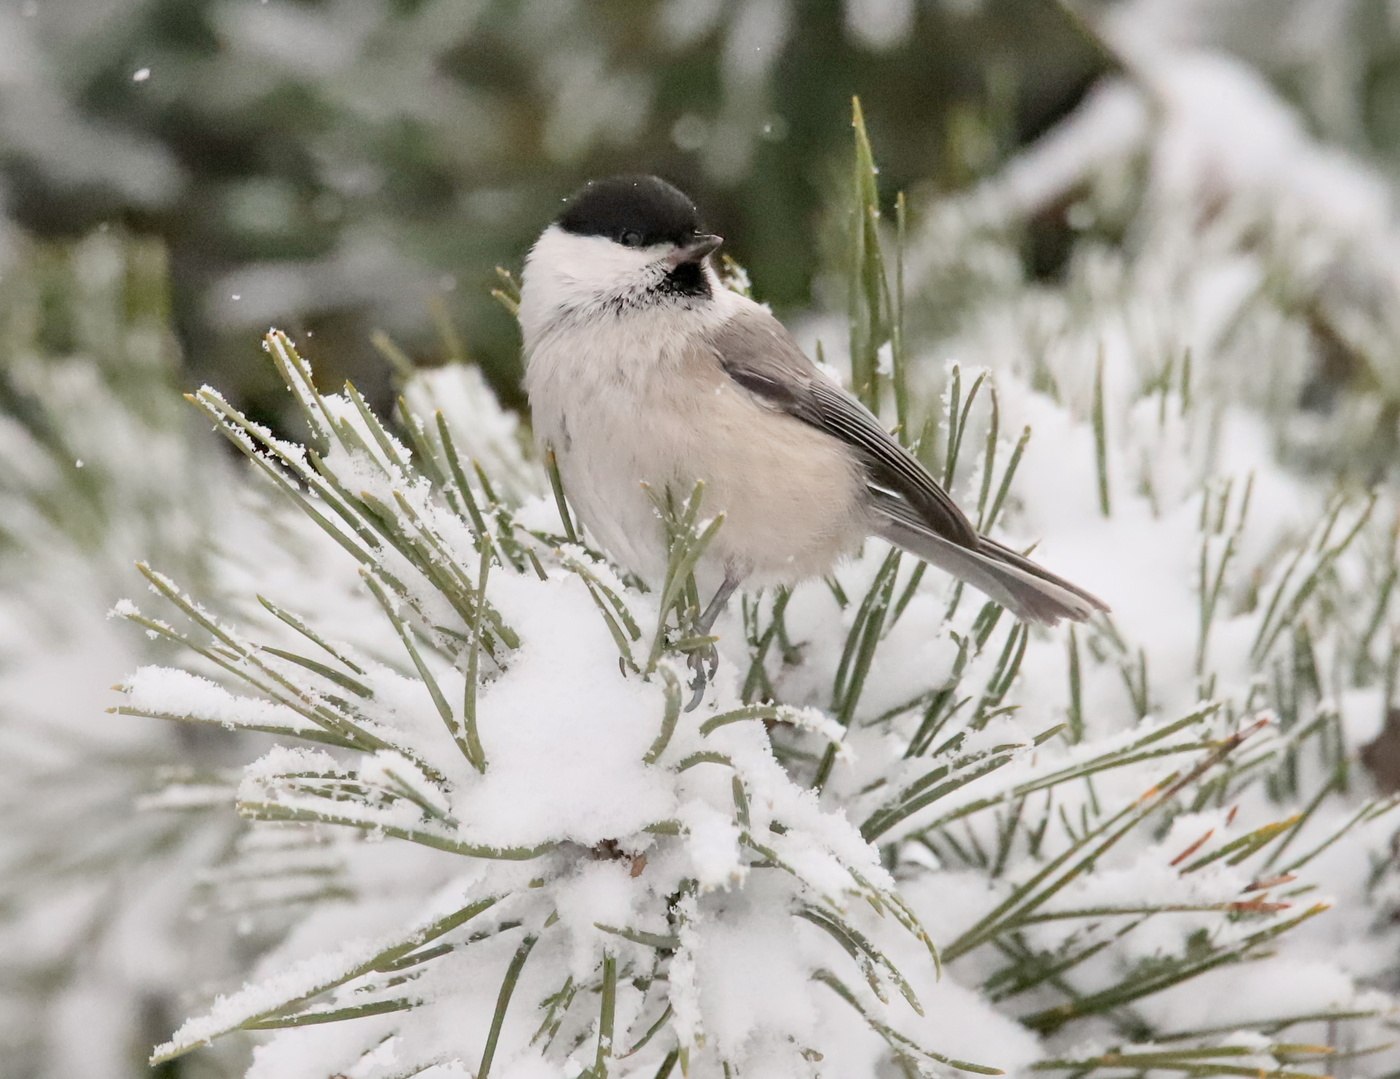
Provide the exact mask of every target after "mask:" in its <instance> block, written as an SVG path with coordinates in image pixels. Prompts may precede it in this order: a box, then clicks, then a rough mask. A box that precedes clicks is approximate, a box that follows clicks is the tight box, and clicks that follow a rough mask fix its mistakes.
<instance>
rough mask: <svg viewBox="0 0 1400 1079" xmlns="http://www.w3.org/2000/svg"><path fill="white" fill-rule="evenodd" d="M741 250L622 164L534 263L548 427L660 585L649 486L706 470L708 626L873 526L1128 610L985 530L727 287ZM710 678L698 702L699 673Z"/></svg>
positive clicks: (1062, 611) (526, 298) (1004, 587)
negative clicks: (725, 279)
mask: <svg viewBox="0 0 1400 1079" xmlns="http://www.w3.org/2000/svg"><path fill="white" fill-rule="evenodd" d="M721 243H722V240H721V239H720V237H718V236H715V235H712V234H710V233H708V232H706V231H705V229H704V228H703V227H702V226H701V224H700V217H699V214H698V212H697V210H696V208H695V204H694V203H693V202H691V200H690V199H689V198H687V197H686V195H684V194H683V193H682V192H681V191H679V190H677V189H676V188H675V187H673V186H671V185H670V184H669V183H667V182H666V181H664V180H661V179H659V178H657V177H655V176H617V177H613V178H611V179H606V180H597V181H594V182H592V183H589V184H588V185H587V186H585V187H584V188H583V189H582V190H580V191H578V192H577V193H576V194H575V195H574V196H573V197H572V198H571V199H570V200H569V201H568V202H567V204H566V205H565V207H564V210H563V212H562V213H561V214H560V215H559V217H558V218H557V219H556V220H555V221H554V222H553V223H552V224H550V225H549V227H548V228H546V229H545V230H544V233H543V234H542V235H541V236H540V238H539V240H538V241H537V242H536V243H535V245H534V247H533V248H532V249H531V250H530V254H529V256H528V257H527V258H526V261H525V270H524V275H523V278H522V282H521V301H520V324H521V328H522V333H523V336H524V345H525V364H526V367H525V388H526V392H527V393H528V395H529V398H530V409H531V412H532V414H533V419H534V428H535V434H536V437H537V439H538V440H539V441H540V442H541V443H542V444H543V445H545V446H547V447H548V448H549V449H550V450H552V451H553V453H554V454H555V457H556V460H557V462H558V466H559V472H560V476H561V478H562V480H563V483H564V489H565V491H566V492H567V493H568V496H569V500H570V503H571V504H572V506H573V508H574V510H575V512H576V514H577V516H578V517H579V519H580V520H581V521H582V522H583V524H584V525H585V526H586V527H587V529H588V531H589V532H590V533H591V534H592V535H593V537H594V538H595V539H596V540H597V541H598V542H599V543H600V544H601V545H602V547H603V548H604V549H605V550H606V551H607V552H608V553H609V554H610V555H612V557H613V558H615V559H617V561H619V562H620V563H621V564H623V565H624V566H626V567H627V568H628V569H630V570H632V571H633V572H634V573H636V574H637V575H638V576H640V577H641V578H642V579H643V580H648V581H652V582H655V581H657V580H658V579H659V577H660V576H661V574H662V573H663V572H664V569H665V566H666V557H667V538H666V532H665V528H664V525H663V523H662V521H661V520H660V518H659V516H658V514H657V511H656V507H655V505H654V504H653V501H652V497H651V495H650V494H649V493H648V488H650V489H652V490H656V491H661V490H665V489H667V488H669V489H671V490H672V491H674V492H676V493H678V494H680V495H681V496H682V497H684V496H688V495H689V494H690V492H691V490H692V489H693V488H694V485H695V483H696V482H697V481H701V480H703V481H704V484H705V487H704V495H703V502H702V507H703V511H704V512H705V513H707V514H713V513H723V514H724V522H723V524H722V526H721V527H720V529H719V531H718V532H717V533H716V536H715V538H714V540H713V542H712V543H711V545H710V547H709V548H708V550H707V552H706V556H705V559H706V561H705V563H703V564H702V568H703V569H706V570H708V571H709V573H708V576H709V577H710V578H711V579H713V580H718V582H719V583H718V586H717V588H716V591H715V595H714V599H713V601H712V602H710V604H709V605H708V606H707V607H706V609H705V611H704V612H703V613H702V615H701V616H700V620H699V625H698V629H699V631H700V632H701V633H702V634H708V633H709V631H710V629H711V628H712V626H713V624H714V621H715V619H716V618H717V617H718V616H719V614H720V612H721V611H722V610H723V609H724V606H725V604H726V603H727V601H728V600H729V597H730V596H731V595H732V594H733V592H734V590H735V589H736V588H737V587H738V586H739V585H740V584H741V583H746V584H750V585H766V584H792V583H795V582H797V581H800V580H804V579H806V578H810V577H816V576H820V575H822V574H825V573H826V572H828V571H829V570H830V569H831V568H832V567H833V566H834V565H835V563H836V562H837V561H838V560H839V559H840V558H842V557H843V556H845V555H848V554H850V553H852V552H854V551H855V550H856V549H857V548H858V547H859V546H860V544H861V543H862V541H864V540H865V539H866V537H867V536H879V537H881V538H882V539H885V540H887V541H888V542H890V543H892V544H894V545H896V546H898V547H901V548H903V549H904V550H906V551H908V552H909V553H910V554H913V555H915V556H916V557H918V558H921V559H923V560H924V561H926V562H928V563H930V564H931V565H934V566H937V567H939V568H940V569H943V570H946V571H947V572H948V573H950V574H952V575H953V576H954V577H957V578H958V579H960V580H962V581H966V582H967V583H968V584H970V585H972V586H973V587H974V588H977V589H979V590H980V591H982V592H984V593H986V595H988V596H989V597H991V598H992V599H993V600H995V601H996V602H998V603H1000V604H1002V605H1003V606H1004V607H1006V608H1007V609H1008V610H1009V611H1011V612H1012V613H1013V614H1015V615H1016V616H1017V617H1018V618H1021V619H1023V620H1025V621H1028V622H1039V623H1044V624H1048V625H1054V624H1055V623H1057V622H1058V621H1059V620H1060V619H1062V618H1069V619H1073V620H1075V621H1082V620H1084V619H1086V618H1088V617H1089V616H1090V615H1091V614H1092V613H1093V612H1094V611H1096V610H1097V611H1106V610H1108V608H1107V606H1106V605H1105V604H1104V603H1103V602H1102V601H1101V600H1099V599H1097V598H1096V597H1094V596H1093V595H1091V594H1090V593H1088V592H1086V591H1085V590H1084V589H1082V588H1078V587H1076V586H1075V585H1073V584H1071V583H1070V582H1068V581H1066V580H1064V579H1063V578H1061V577H1057V576H1055V575H1054V574H1053V573H1050V572H1049V571H1048V570H1045V569H1043V568H1041V567H1040V566H1039V565H1037V564H1036V563H1035V562H1032V561H1031V560H1030V559H1028V558H1026V557H1025V556H1023V555H1020V554H1017V553H1016V552H1015V551H1013V550H1011V549H1009V548H1007V547H1005V546H1003V545H1002V544H1000V543H998V542H997V541H996V540H993V539H990V538H988V537H987V536H983V535H979V534H978V532H977V529H976V528H975V527H974V526H973V524H972V522H971V521H969V520H968V519H967V517H966V516H965V515H964V514H963V512H962V511H961V510H959V509H958V507H957V505H956V504H955V503H954V502H953V500H952V498H951V497H949V495H948V493H947V492H946V491H945V490H944V489H943V488H942V487H941V486H940V485H939V484H938V482H937V481H936V480H935V479H934V478H933V477H932V476H931V475H929V473H928V470H927V469H925V468H924V466H923V465H921V464H920V463H919V462H918V460H917V459H916V458H914V457H913V455H911V454H910V453H909V452H908V451H907V450H906V449H904V447H902V446H901V445H900V444H899V443H898V442H896V441H895V439H894V438H892V437H891V436H890V434H889V433H888V432H887V431H886V430H885V428H884V427H883V426H881V424H880V421H879V420H878V419H877V418H876V417H875V416H874V415H873V414H872V413H871V412H870V411H869V409H867V408H866V407H865V406H864V405H862V404H861V403H860V402H859V401H857V400H856V399H855V398H854V397H852V396H851V395H850V394H849V393H847V392H846V391H845V390H844V389H842V388H841V386H840V385H838V384H837V383H836V382H835V381H834V380H833V379H831V378H829V377H827V375H826V374H824V373H823V372H822V371H821V370H819V369H818V368H817V367H816V365H814V364H813V363H812V362H811V361H810V360H809V359H808V358H807V357H806V356H805V355H803V353H802V350H801V349H800V348H799V347H798V345H797V343H796V342H795V341H794V340H793V338H792V336H791V335H790V334H789V333H788V332H787V330H786V329H784V327H783V326H782V324H781V323H780V322H779V321H778V320H777V319H776V318H774V317H773V315H772V314H771V313H770V312H769V311H768V310H767V309H766V308H764V307H762V306H761V305H759V304H757V303H755V302H754V301H752V300H750V299H747V298H746V297H744V296H741V295H739V294H738V293H736V292H734V291H732V290H731V289H729V288H726V287H725V286H724V285H723V284H722V283H721V282H720V280H719V277H718V275H717V274H716V272H715V270H714V268H713V267H712V266H711V265H710V263H709V257H710V255H712V254H713V253H714V252H715V251H716V250H717V249H718V248H719V246H720V244H721ZM708 662H709V663H710V664H711V665H713V663H714V658H713V653H712V654H711V656H710V657H708ZM696 677H697V688H696V693H697V697H696V699H697V700H698V695H699V692H700V691H701V690H702V689H703V686H704V680H705V679H704V674H703V672H702V671H701V670H700V669H699V668H698V667H697V669H696Z"/></svg>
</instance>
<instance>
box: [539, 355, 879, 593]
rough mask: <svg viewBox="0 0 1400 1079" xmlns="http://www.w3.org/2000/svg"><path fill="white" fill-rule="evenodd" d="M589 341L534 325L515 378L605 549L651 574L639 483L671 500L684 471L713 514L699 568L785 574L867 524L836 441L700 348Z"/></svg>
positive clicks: (655, 549) (654, 559)
mask: <svg viewBox="0 0 1400 1079" xmlns="http://www.w3.org/2000/svg"><path fill="white" fill-rule="evenodd" d="M688 339H689V340H695V338H688ZM589 340H590V341H592V342H593V344H592V346H591V347H589V348H586V349H583V348H580V346H579V341H578V340H577V339H576V338H575V337H574V335H571V334H568V333H560V334H553V335H547V336H546V337H545V339H543V340H541V341H540V342H539V343H538V344H537V346H536V347H535V349H534V350H533V351H532V354H531V356H530V359H529V368H528V373H527V387H528V389H529V393H530V398H531V402H532V409H533V412H534V417H535V425H536V431H537V434H538V437H539V438H540V439H541V440H542V441H546V442H549V443H550V444H551V445H552V446H553V447H554V450H555V453H556V455H557V456H558V459H559V465H560V472H561V475H562V477H563V480H564V485H565V490H566V491H567V494H568V496H569V500H570V502H571V504H572V505H573V507H574V509H575V511H576V512H577V513H578V515H579V517H580V518H581V519H582V521H583V523H584V524H585V526H586V527H587V528H588V530H589V531H590V532H591V533H592V534H593V536H594V537H595V538H596V539H597V540H598V542H599V543H600V544H602V545H603V546H604V547H605V548H606V549H607V551H608V552H609V553H610V554H611V555H612V556H613V557H614V558H616V559H617V560H618V561H620V562H622V563H623V564H625V565H626V566H627V567H628V568H630V569H632V570H634V571H635V572H637V573H638V574H640V575H642V576H643V577H645V578H647V579H650V580H656V579H658V578H659V577H660V575H661V573H662V572H663V571H664V567H665V562H666V549H665V532H664V528H663V526H662V524H661V522H660V520H659V518H658V516H657V513H656V510H655V507H654V505H653V503H652V500H651V499H650V497H649V496H648V494H647V490H646V487H645V486H644V485H648V486H650V488H651V489H652V490H653V491H657V492H661V491H664V490H666V489H667V488H668V487H669V488H670V489H671V491H672V492H674V493H675V494H677V495H680V496H681V497H684V496H685V495H687V494H689V492H690V491H691V489H692V488H693V486H694V484H695V482H696V481H697V480H703V481H704V483H705V492H704V496H703V497H704V502H703V507H702V516H703V517H707V518H708V517H712V516H714V515H715V514H717V513H721V512H722V513H724V515H725V521H724V524H723V525H722V526H721V528H720V531H719V534H718V536H717V537H716V539H715V541H714V543H713V544H712V546H711V548H710V551H709V559H708V560H709V562H710V567H709V568H710V570H711V572H712V573H713V572H714V571H716V570H719V569H734V570H737V571H738V572H740V573H741V574H743V575H745V576H749V577H750V579H751V581H752V583H755V584H757V583H778V582H788V581H795V580H799V579H801V578H804V577H810V576H814V575H819V574H821V573H824V572H826V571H827V570H828V569H830V567H831V566H832V564H833V563H835V562H836V560H837V559H839V558H840V557H841V556H842V555H843V554H846V553H849V552H850V551H852V550H854V549H855V548H856V547H857V546H858V545H859V543H860V541H861V540H862V538H864V536H865V535H866V534H867V530H868V527H869V521H868V520H867V517H866V511H865V509H864V484H863V481H862V478H861V475H860V471H859V469H858V467H857V465H856V463H855V461H854V460H853V458H852V457H851V456H850V452H849V450H847V449H846V448H845V447H844V446H843V445H842V444H841V443H839V442H838V441H837V440H836V439H834V438H832V437H831V436H829V435H827V434H824V433H823V432H821V431H818V430H816V429H815V428H812V427H810V426H808V425H807V424H805V423H803V422H802V421H800V420H798V419H795V418H793V417H791V416H787V415H784V414H780V413H777V412H774V411H773V410H772V409H770V408H768V407H767V406H765V405H764V404H762V403H761V402H759V401H757V400H756V399H755V398H754V397H753V396H752V395H751V394H750V393H749V392H748V391H747V390H745V389H743V388H742V387H741V386H739V385H738V384H737V383H735V382H734V381H732V380H731V379H730V378H729V376H728V375H726V374H725V372H724V371H723V369H722V368H721V367H720V365H719V362H718V360H717V358H716V357H715V355H714V354H713V352H711V351H709V350H708V349H707V348H705V347H703V346H699V345H693V346H686V347H679V348H678V347H674V346H669V347H668V343H667V342H666V341H665V340H660V339H653V340H647V337H646V335H645V334H637V335H629V334H625V333H617V334H615V335H614V336H613V338H612V340H608V339H606V338H600V337H598V336H590V338H589ZM671 340H674V337H673V338H671ZM609 346H613V347H609Z"/></svg>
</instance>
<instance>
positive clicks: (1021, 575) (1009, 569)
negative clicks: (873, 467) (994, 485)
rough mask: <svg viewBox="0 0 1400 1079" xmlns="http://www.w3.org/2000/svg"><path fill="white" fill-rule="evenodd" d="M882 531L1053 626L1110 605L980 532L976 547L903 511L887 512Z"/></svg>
mask: <svg viewBox="0 0 1400 1079" xmlns="http://www.w3.org/2000/svg"><path fill="white" fill-rule="evenodd" d="M879 534H880V536H881V537H883V538H884V539H886V540H888V541H889V542H890V543H893V544H894V545H895V546H896V547H902V548H904V550H906V551H908V552H909V553H910V554H912V555H915V556H917V557H919V558H922V559H923V560H924V561H925V562H928V563H929V564H930V565H934V566H937V567H938V568H939V569H941V570H944V571H946V572H948V573H951V574H952V575H953V576H954V577H956V578H958V579H959V580H961V581H966V582H967V583H968V584H970V585H972V587H974V588H976V589H978V590H979V591H981V592H984V593H986V594H987V595H988V596H989V597H991V598H992V599H994V600H996V602H998V603H1000V604H1001V605H1002V606H1003V607H1005V608H1006V609H1007V610H1009V611H1011V613H1012V614H1014V615H1016V617H1017V618H1020V619H1022V620H1023V621H1027V622H1041V623H1044V624H1045V625H1047V626H1053V625H1055V624H1056V623H1057V622H1059V621H1060V619H1062V618H1068V619H1070V620H1071V621H1074V622H1083V621H1084V620H1086V619H1087V618H1089V617H1090V616H1091V615H1092V614H1093V613H1094V612H1095V611H1107V610H1108V605H1107V604H1105V603H1104V602H1103V601H1102V600H1101V599H1099V598H1098V597H1096V596H1094V595H1092V594H1091V593H1089V592H1086V591H1084V589H1082V588H1079V587H1077V586H1076V585H1073V584H1070V582H1069V581H1066V580H1065V579H1064V578H1063V577H1057V576H1055V574H1053V573H1051V572H1050V571H1049V570H1047V569H1044V568H1043V567H1041V566H1038V565H1037V564H1036V563H1034V562H1032V561H1031V560H1030V559H1029V558H1026V557H1025V556H1024V555H1020V554H1017V553H1016V552H1015V551H1013V550H1011V549H1010V548H1009V547H1004V546H1002V545H1001V544H1000V543H997V542H996V541H995V540H991V539H988V538H987V537H986V536H979V537H978V546H977V548H976V549H975V550H974V549H973V548H971V547H963V546H961V545H960V544H957V543H953V542H952V541H951V540H947V539H944V538H943V537H942V536H940V535H937V534H936V533H934V532H931V531H929V530H928V529H927V528H924V527H921V526H920V525H918V524H916V523H914V522H912V521H910V520H907V519H904V518H903V517H902V516H901V517H892V516H886V515H884V514H882V515H881V520H880V525H879Z"/></svg>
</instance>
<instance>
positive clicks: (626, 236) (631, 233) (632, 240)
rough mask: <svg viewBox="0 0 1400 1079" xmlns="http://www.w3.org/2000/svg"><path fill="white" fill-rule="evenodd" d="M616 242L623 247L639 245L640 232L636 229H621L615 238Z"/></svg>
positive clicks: (640, 240) (640, 244) (640, 241)
mask: <svg viewBox="0 0 1400 1079" xmlns="http://www.w3.org/2000/svg"><path fill="white" fill-rule="evenodd" d="M617 242H618V243H620V244H621V245H622V246H623V247H641V246H642V234H641V233H640V232H638V231H637V230H636V229H623V230H622V232H621V234H620V235H619V236H618V238H617Z"/></svg>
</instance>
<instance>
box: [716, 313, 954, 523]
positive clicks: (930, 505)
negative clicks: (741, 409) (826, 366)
mask: <svg viewBox="0 0 1400 1079" xmlns="http://www.w3.org/2000/svg"><path fill="white" fill-rule="evenodd" d="M709 343H710V345H711V347H712V348H713V349H714V352H715V354H716V355H717V356H718V358H719V362H720V365H721V366H722V367H723V368H724V370H725V372H726V373H727V374H728V375H729V377H730V378H732V379H733V380H734V381H735V382H737V383H738V384H739V385H741V386H743V387H744V388H745V389H746V390H748V391H749V392H750V393H752V394H753V395H754V396H755V397H757V398H758V399H759V400H761V401H762V402H763V403H764V404H766V405H768V406H769V407H770V408H773V409H776V410H777V411H780V412H785V413H787V414H788V415H791V416H794V417H796V418H797V419H799V420H802V421H803V422H804V423H808V424H811V425H812V426H813V427H816V428H818V429H819V430H822V431H825V432H826V433H827V434H829V435H831V436H833V437H835V438H838V439H840V440H841V441H842V442H844V443H846V444H847V445H848V446H850V447H851V448H852V449H854V450H855V451H856V452H857V454H858V455H859V457H860V459H861V461H862V462H863V463H864V465H865V467H866V470H867V473H868V475H869V478H870V483H871V486H872V487H876V488H880V489H883V490H885V491H888V492H890V493H892V494H894V495H897V496H898V497H899V498H901V499H903V500H904V502H905V503H907V504H908V506H909V507H910V508H911V509H912V510H913V511H914V513H915V514H916V516H917V519H918V520H919V521H920V522H921V523H922V524H923V526H924V527H925V528H927V529H929V530H930V531H932V532H934V533H935V534H937V535H939V536H943V537H945V538H946V539H948V540H951V541H952V542H953V543H956V544H960V545H962V546H964V547H975V546H976V545H977V542H978V536H977V530H976V529H975V528H973V526H972V522H970V521H969V520H968V519H967V517H965V516H964V515H963V512H962V510H960V509H958V507H957V504H956V503H954V501H953V500H952V498H950V497H949V495H948V492H947V491H945V490H943V488H942V487H941V486H939V484H938V481H936V480H935V479H934V478H933V477H932V476H930V475H929V473H928V470H927V469H925V468H924V466H923V465H921V464H919V462H918V461H917V460H916V459H915V458H914V456H913V455H912V454H910V453H909V451H908V450H906V449H905V448H904V447H903V446H901V445H900V444H899V443H898V442H896V441H895V440H894V439H893V438H891V437H890V435H889V432H887V431H886V430H885V429H884V428H883V427H882V426H880V421H879V420H878V419H876V418H875V416H874V415H873V414H872V413H871V412H870V410H869V409H867V408H866V407H865V406H864V405H862V404H861V403H860V402H859V401H857V400H856V399H855V398H854V397H852V396H851V395H850V394H848V393H847V392H846V391H845V390H843V389H842V388H841V387H840V386H838V385H837V384H836V383H835V382H833V381H831V379H829V378H827V377H826V376H825V375H823V374H822V373H821V372H820V371H819V370H817V368H816V366H815V365H814V364H813V363H812V361H811V360H809V359H808V358H807V357H806V356H805V355H803V353H802V350H801V349H800V348H798V346H797V342H796V341H794V340H793V339H792V335H791V334H789V333H788V332H787V330H786V329H784V328H783V325H782V323H780V322H779V321H778V320H777V319H776V318H774V317H773V316H772V315H770V314H769V313H768V312H767V311H765V310H763V309H762V308H761V307H758V306H757V305H754V306H753V307H752V308H747V309H745V310H743V311H741V312H740V313H739V314H737V315H736V316H734V317H733V318H730V319H729V320H727V321H726V322H725V323H724V325H722V326H720V327H719V328H718V329H716V330H714V331H712V332H711V334H710V338H709Z"/></svg>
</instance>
